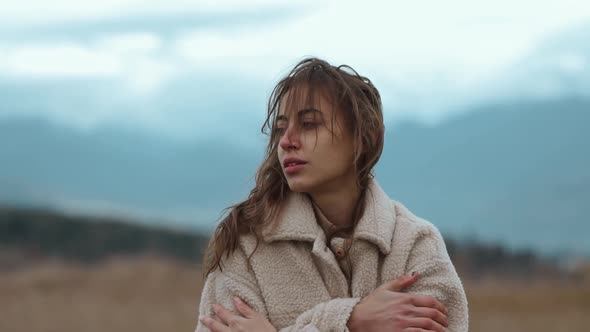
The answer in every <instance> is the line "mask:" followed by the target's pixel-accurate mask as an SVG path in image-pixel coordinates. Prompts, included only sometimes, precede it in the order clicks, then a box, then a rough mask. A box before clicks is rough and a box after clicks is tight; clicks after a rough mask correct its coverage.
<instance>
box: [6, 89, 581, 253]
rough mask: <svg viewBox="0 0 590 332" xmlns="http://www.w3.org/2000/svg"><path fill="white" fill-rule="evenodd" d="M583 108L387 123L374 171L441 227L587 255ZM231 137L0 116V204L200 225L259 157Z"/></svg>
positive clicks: (244, 185)
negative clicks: (180, 137) (170, 135)
mask: <svg viewBox="0 0 590 332" xmlns="http://www.w3.org/2000/svg"><path fill="white" fill-rule="evenodd" d="M588 110H590V100H587V99H576V98H569V99H561V100H553V101H544V102H539V101H529V102H524V101H522V102H519V103H508V104H497V105H489V106H487V107H485V108H481V109H477V110H473V111H471V112H467V113H463V114H462V115H460V116H457V117H455V118H452V119H449V120H448V121H446V122H443V123H441V124H439V125H437V126H435V127H422V126H420V125H417V124H413V123H403V124H398V125H397V126H393V127H390V126H388V128H390V129H389V130H388V131H387V133H386V143H385V149H384V153H383V156H382V158H381V161H380V162H379V164H378V166H377V168H376V174H377V178H378V180H379V182H380V183H381V185H382V186H383V187H384V188H385V190H386V191H387V192H388V193H389V194H390V196H391V197H392V198H394V199H396V200H399V201H400V202H402V203H404V204H405V205H407V206H408V207H409V208H410V209H411V210H412V211H414V212H415V213H416V214H417V215H419V216H421V217H424V218H426V219H428V220H430V221H432V222H433V223H434V224H436V225H437V226H438V227H439V228H440V229H441V230H442V231H443V232H445V233H450V234H455V235H459V236H462V237H464V238H469V237H473V236H475V237H477V238H480V239H483V240H489V241H500V242H502V243H503V244H506V245H508V246H512V247H522V246H530V247H532V248H535V249H538V250H541V251H545V252H556V251H560V250H566V251H574V252H582V253H590V242H589V241H587V237H588V235H589V234H590V223H588V217H587V216H588V215H590V204H589V203H590V171H589V170H590V154H589V153H588V151H589V149H588V147H589V146H588V145H589V143H588V142H590V133H589V132H588V130H587V129H588V123H590V112H589V111H588ZM238 143H239V142H231V141H230V140H229V139H222V138H211V139H209V140H207V141H204V140H202V141H198V142H181V141H174V140H169V139H165V138H161V137H158V136H155V135H150V134H148V133H146V132H138V131H135V132H134V131H129V130H122V129H114V128H100V129H98V130H96V131H93V132H81V131H75V130H72V129H68V128H66V127H61V126H59V125H56V124H51V123H48V122H45V121H42V120H38V119H32V118H3V119H1V120H0V152H1V153H0V202H4V203H10V204H16V205H25V206H26V205H33V206H48V207H53V208H58V209H62V210H66V211H67V210H74V211H81V212H92V213H98V214H102V213H104V214H127V215H130V216H136V217H139V218H140V219H143V220H145V221H146V222H148V221H149V222H155V223H159V222H162V220H170V222H176V223H182V224H183V225H185V226H190V227H196V228H199V229H211V227H212V226H213V225H214V223H215V219H216V218H217V217H218V216H219V213H220V212H221V210H222V209H223V208H224V207H226V206H228V205H230V204H233V203H236V202H238V201H239V200H240V199H242V198H243V197H245V196H246V195H247V193H248V191H249V189H250V187H251V185H252V182H253V177H254V173H255V170H256V168H257V166H258V164H259V163H260V160H261V157H262V151H263V148H264V147H263V145H262V143H260V144H259V145H252V146H243V145H240V144H238Z"/></svg>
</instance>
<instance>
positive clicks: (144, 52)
mask: <svg viewBox="0 0 590 332" xmlns="http://www.w3.org/2000/svg"><path fill="white" fill-rule="evenodd" d="M1 8H2V10H1V11H0V22H2V23H0V98H2V99H3V105H4V106H3V107H0V116H15V115H23V114H27V115H42V116H44V117H47V118H50V119H51V120H53V121H57V122H60V123H64V124H68V125H71V126H74V127H77V128H81V129H89V128H90V129H91V128H94V127H96V126H100V125H104V124H123V125H126V126H138V127H142V128H148V129H150V130H154V131H160V132H162V133H165V134H169V135H176V136H178V137H191V138H194V137H197V138H204V137H207V135H210V134H211V130H213V129H212V128H213V127H214V126H215V127H219V124H220V123H223V124H224V127H225V128H226V129H227V130H235V129H236V128H238V127H239V126H240V125H243V124H244V123H247V124H252V125H254V124H256V125H257V124H258V123H259V122H260V121H261V119H262V118H263V112H264V102H265V99H266V98H267V95H268V93H269V92H270V90H271V89H272V87H273V84H274V83H276V81H277V80H278V78H279V77H280V76H281V75H283V74H285V73H286V72H287V71H288V70H289V68H290V67H291V66H292V65H294V64H295V63H296V62H297V61H298V60H300V59H302V58H303V57H304V56H307V55H315V56H319V57H323V58H326V59H327V60H329V61H330V62H332V63H334V64H341V63H346V64H349V65H351V66H352V67H353V68H355V69H357V71H359V72H360V73H361V74H364V75H365V76H368V77H369V78H371V79H372V80H373V81H374V82H375V83H376V85H377V87H378V88H379V89H380V91H381V92H382V95H383V99H384V105H385V112H386V117H387V118H388V119H395V118H396V117H397V118H398V119H401V118H404V117H411V118H414V119H418V120H420V121H425V122H436V121H438V120H441V119H444V118H445V117H447V116H449V115H450V114H453V112H457V111H459V110H462V109H465V108H468V106H469V105H470V104H472V103H474V102H477V101H478V100H482V99H485V98H497V97H498V94H502V93H504V94H506V93H508V91H509V90H510V91H512V92H514V89H515V88H518V89H521V88H522V89H524V88H523V87H525V86H528V87H529V89H532V88H530V87H531V86H533V87H534V90H535V91H532V90H527V91H526V93H533V94H534V93H537V92H538V91H541V92H542V93H544V94H547V93H555V91H558V90H556V89H557V88H556V87H555V86H554V84H553V85H552V84H551V82H549V83H547V82H543V83H542V84H540V83H538V81H539V80H538V77H535V76H534V75H533V76H531V75H532V74H531V73H530V72H529V71H528V70H529V69H530V70H545V69H546V68H548V67H550V66H553V67H555V68H557V70H559V71H560V73H561V74H563V73H566V74H567V73H568V72H574V73H576V74H578V73H580V72H584V71H587V65H588V58H587V56H588V55H590V52H586V53H584V54H582V55H580V54H579V47H582V46H580V45H578V46H577V47H578V48H576V49H572V50H569V49H566V50H565V51H563V48H562V49H561V50H562V51H563V52H562V51H560V52H561V53H559V54H557V55H556V56H554V57H550V58H548V59H550V60H547V59H544V60H540V61H536V62H535V61H533V62H531V61H529V60H530V59H531V57H538V55H537V54H539V52H541V53H542V52H545V53H546V52H547V50H544V49H543V47H544V46H543V45H545V44H546V43H547V41H548V40H549V41H551V40H552V38H554V37H555V36H556V35H559V34H560V33H562V32H563V31H570V30H571V29H573V30H576V29H578V28H579V27H586V28H590V26H589V25H588V24H589V23H590V4H588V2H587V1H586V0H578V1H576V0H560V1H557V0H551V1H528V0H527V1H517V2H515V1H507V0H497V1H468V0H461V1H459V0H455V1H453V0H449V1H423V0H417V1H382V2H381V1H373V0H367V1H363V2H360V1H283V0H280V1H277V0H273V1H271V0H258V1H248V0H239V1H238V0H234V1H228V0H216V1H194V0H193V1H184V0H182V1H169V0H157V1H156V0H154V1H149V2H146V1H138V0H104V1H70V0H55V1H52V2H46V1H43V2H41V1H36V0H20V1H8V2H6V1H5V0H2V1H1ZM586 31H588V29H586ZM586 48H587V46H586ZM586 51H588V49H586ZM547 61H549V62H551V63H548V62H547ZM523 63H527V64H531V65H530V68H528V67H527V68H525V69H523V67H522V64H523ZM515 73H516V74H519V73H520V74H519V75H520V77H514V79H510V81H514V82H516V83H515V86H512V87H510V88H509V89H508V88H506V84H505V81H506V80H507V79H506V77H507V76H506V75H509V74H510V75H515ZM498 82H500V83H498ZM539 84H540V85H539ZM539 89H540V90H539ZM519 91H520V90H519ZM523 91H524V90H523ZM523 93H524V92H523ZM228 119H243V121H231V120H228Z"/></svg>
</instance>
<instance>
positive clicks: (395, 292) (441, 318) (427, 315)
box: [347, 274, 448, 332]
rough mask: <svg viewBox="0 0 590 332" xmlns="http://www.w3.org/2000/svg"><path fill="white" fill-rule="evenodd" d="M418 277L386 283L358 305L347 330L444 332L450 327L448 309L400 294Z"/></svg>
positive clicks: (433, 301) (431, 300)
mask: <svg viewBox="0 0 590 332" xmlns="http://www.w3.org/2000/svg"><path fill="white" fill-rule="evenodd" d="M417 278H418V274H415V275H413V276H402V277H399V278H397V279H394V280H392V281H389V282H386V283H385V284H383V285H381V286H379V288H377V289H375V290H374V291H372V292H371V293H370V294H369V295H367V296H366V297H365V298H363V299H362V300H361V302H359V304H357V305H356V307H355V308H354V310H353V311H352V314H351V316H350V319H349V320H348V323H347V326H348V328H349V330H350V331H353V332H355V331H370V332H381V331H387V332H398V331H408V332H409V331H435V332H444V331H446V327H447V326H448V320H447V309H446V308H445V306H444V305H442V304H441V303H440V302H439V301H438V300H436V299H435V298H433V297H430V296H422V295H414V294H406V293H400V291H401V290H402V289H403V288H405V287H407V286H409V285H411V284H413V283H414V282H415V281H416V280H417Z"/></svg>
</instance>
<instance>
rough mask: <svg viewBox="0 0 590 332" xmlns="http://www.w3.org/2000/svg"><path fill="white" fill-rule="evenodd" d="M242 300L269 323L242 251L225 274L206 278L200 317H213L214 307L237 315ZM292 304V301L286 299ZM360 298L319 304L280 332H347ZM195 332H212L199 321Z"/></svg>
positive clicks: (262, 301) (255, 282) (226, 265)
mask: <svg viewBox="0 0 590 332" xmlns="http://www.w3.org/2000/svg"><path fill="white" fill-rule="evenodd" d="M234 296H238V297H240V298H241V299H242V300H244V301H245V302H246V303H247V304H248V305H249V306H250V307H251V308H252V309H254V310H256V311H257V312H258V313H261V314H263V315H264V316H265V317H267V319H268V310H267V308H266V305H265V302H264V299H263V298H262V295H261V291H260V288H259V287H258V283H257V281H256V278H255V276H254V275H253V273H252V272H251V270H249V269H248V266H247V260H246V256H245V255H244V254H243V252H241V251H240V250H236V252H235V253H234V254H233V255H232V257H231V258H230V259H228V260H226V261H225V262H224V268H223V271H219V270H216V271H214V272H212V273H211V274H209V275H208V276H207V279H206V281H205V285H204V286H203V290H202V292H201V302H200V305H199V315H208V316H213V315H214V313H213V310H212V308H211V305H212V304H216V303H217V304H221V305H223V306H224V307H225V308H226V309H228V310H230V311H232V312H234V313H236V310H235V308H234V305H233V302H232V299H233V297H234ZM285 301H289V299H285ZM359 301H360V298H338V299H332V300H329V301H326V302H322V303H319V304H316V305H315V306H314V307H312V308H310V309H309V310H307V311H305V312H303V313H302V314H300V315H299V317H297V318H296V320H295V322H294V323H293V325H290V326H287V327H283V328H281V329H280V330H279V331H281V332H297V331H301V332H315V331H322V332H323V331H338V332H340V331H346V332H347V331H348V329H347V328H346V323H347V322H348V319H349V317H350V314H351V313H352V310H353V309H354V306H355V305H356V304H357V303H358V302H359ZM195 332H209V329H208V328H207V327H206V326H204V325H203V324H201V322H200V321H199V320H197V326H196V329H195Z"/></svg>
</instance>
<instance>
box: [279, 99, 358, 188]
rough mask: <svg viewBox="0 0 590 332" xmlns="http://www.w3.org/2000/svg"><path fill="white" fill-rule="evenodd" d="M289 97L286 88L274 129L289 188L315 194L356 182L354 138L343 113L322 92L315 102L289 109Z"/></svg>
mask: <svg viewBox="0 0 590 332" xmlns="http://www.w3.org/2000/svg"><path fill="white" fill-rule="evenodd" d="M288 98H289V93H288V92H287V93H286V94H285V96H284V97H283V99H282V100H281V103H280V107H279V114H278V116H277V121H276V123H275V130H277V133H278V135H279V137H280V138H279V139H280V140H279V146H278V158H279V162H280V164H281V167H282V170H283V174H284V175H285V177H286V179H287V182H288V184H289V188H290V189H291V190H292V191H295V192H306V193H310V194H312V193H320V192H325V191H330V190H336V189H337V188H338V189H342V187H345V188H346V187H347V186H354V185H355V184H356V175H355V174H354V167H353V163H354V146H353V139H352V135H351V133H350V130H349V129H348V128H347V126H346V125H345V121H344V119H343V117H342V114H341V113H340V112H339V111H338V110H336V109H334V107H333V106H332V104H331V103H330V102H328V100H327V99H326V98H324V97H322V96H319V98H316V99H317V101H316V102H315V103H314V105H309V106H308V107H303V108H301V109H292V110H287V109H286V107H287V106H286V105H289V103H288V102H285V101H286V100H287V99H288ZM334 112H336V116H335V118H334V121H332V117H333V114H334Z"/></svg>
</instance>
